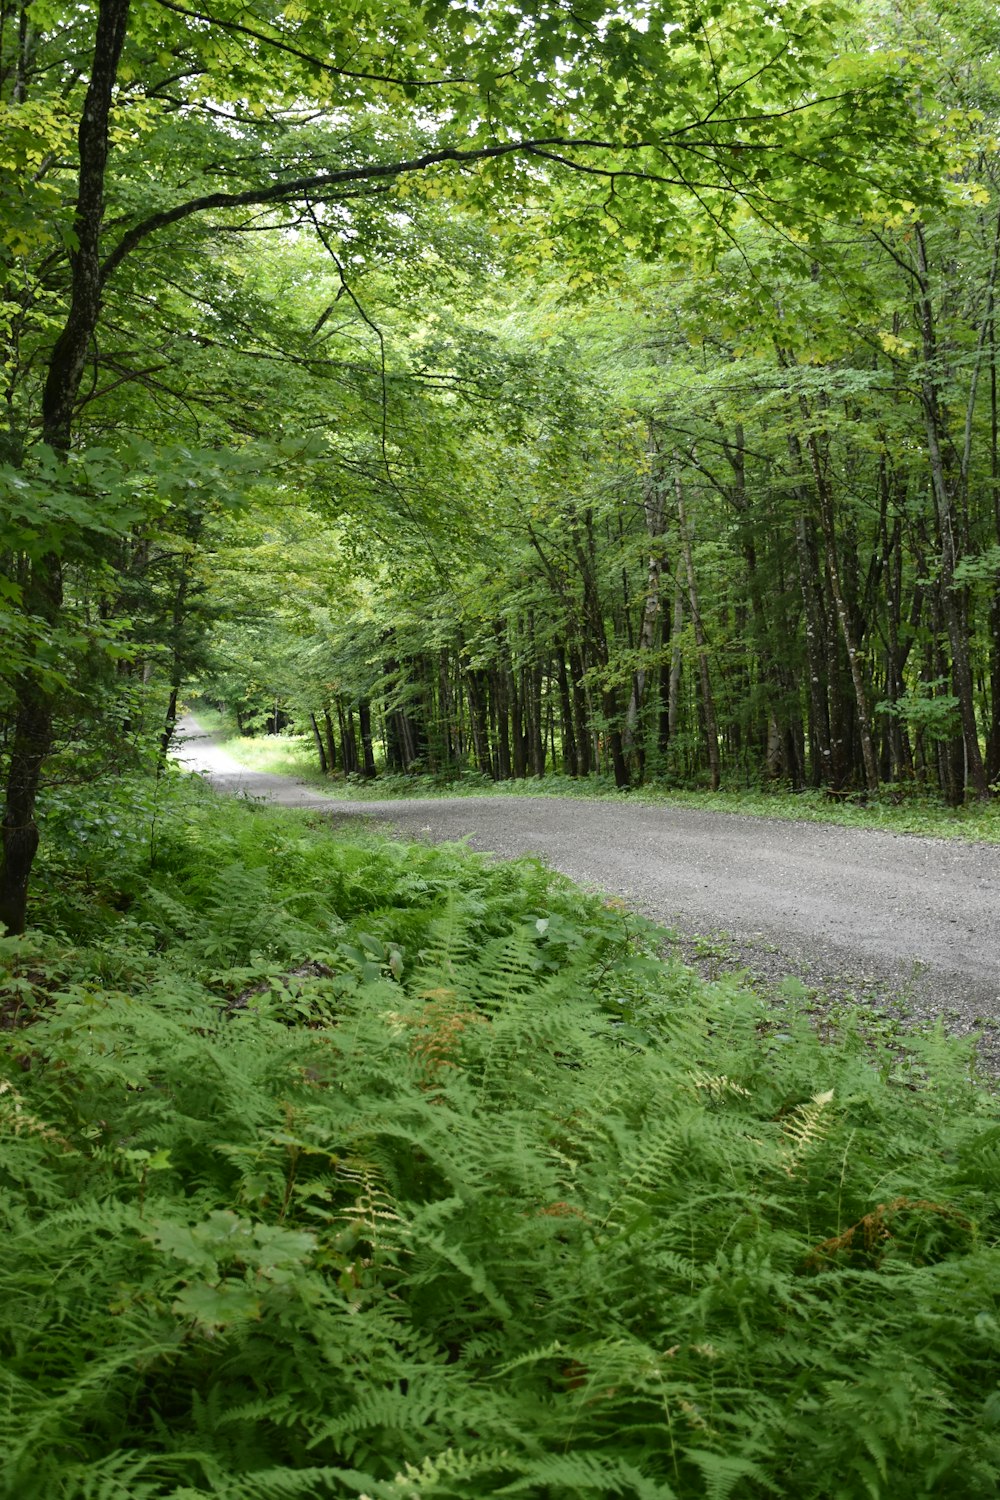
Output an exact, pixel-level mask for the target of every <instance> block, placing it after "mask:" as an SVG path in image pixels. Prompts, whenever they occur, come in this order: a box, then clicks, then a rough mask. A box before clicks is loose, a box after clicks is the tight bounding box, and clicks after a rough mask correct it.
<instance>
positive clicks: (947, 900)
mask: <svg viewBox="0 0 1000 1500" xmlns="http://www.w3.org/2000/svg"><path fill="white" fill-rule="evenodd" d="M181 733H182V734H183V736H184V738H183V741H182V743H181V744H180V746H179V748H178V750H177V758H178V759H179V760H180V761H181V763H182V764H184V765H186V766H187V767H188V768H189V769H191V770H197V771H199V772H201V773H202V774H204V775H206V776H207V777H208V778H209V779H210V780H211V782H212V784H213V785H214V786H215V787H217V788H218V790H220V791H225V792H232V793H237V794H243V795H246V796H250V797H263V798H266V799H268V800H269V801H273V802H277V803H281V804H282V805H284V806H292V807H307V808H314V809H326V810H328V811H329V816H330V818H331V821H332V822H334V823H335V824H336V823H347V822H356V821H358V820H361V819H364V820H369V821H373V822H375V823H377V824H380V825H387V828H386V831H388V832H393V833H398V834H400V835H402V836H405V837H408V838H424V839H430V840H433V841H435V842H438V841H443V840H451V839H462V838H468V841H469V843H470V845H471V847H472V848H474V849H480V850H483V851H489V852H492V853H494V854H497V855H499V856H501V857H502V858H511V857H513V856H516V855H521V854H536V855H539V856H540V857H541V858H542V859H544V860H545V861H546V862H547V863H548V864H550V865H552V866H553V867H554V868H555V869H557V870H561V871H563V872H564V874H566V875H569V876H570V877H571V878H572V879H573V880H575V881H577V882H579V883H580V884H581V885H584V886H586V887H588V888H592V889H598V890H601V891H605V892H607V893H609V894H612V895H615V896H619V897H621V898H622V899H623V900H624V901H625V902H626V903H627V904H628V905H629V906H631V907H633V908H634V909H636V910H637V911H640V912H642V913H643V914H645V915H646V916H649V917H652V918H654V919H655V920H656V921H657V922H660V923H662V924H664V925H665V926H667V927H668V928H671V929H673V930H674V931H675V932H677V934H678V935H679V946H680V948H681V950H682V951H683V952H684V953H685V955H686V956H687V957H689V958H690V959H692V960H693V961H698V962H699V966H700V967H701V968H702V969H703V970H704V969H705V967H706V964H707V965H708V966H709V967H710V968H711V967H714V968H720V967H721V968H740V969H747V970H748V971H749V972H750V973H751V974H752V975H753V976H754V977H755V978H756V979H758V980H762V981H765V982H770V981H775V980H778V979H781V978H783V977H785V976H788V975H794V976H796V977H797V978H799V979H801V980H802V981H803V982H804V983H805V984H807V985H808V986H810V987H816V988H817V989H822V990H824V991H825V992H827V993H828V994H830V995H832V996H835V997H841V996H850V997H853V998H856V999H857V1000H859V1001H861V1002H864V1003H874V1004H878V1003H884V1002H885V1001H886V1000H888V999H890V998H891V999H899V1000H902V1001H903V1002H904V1004H905V1008H906V1012H907V1013H908V1014H909V1015H911V1016H912V1017H913V1019H914V1020H923V1019H926V1018H929V1017H932V1016H937V1015H943V1016H944V1017H945V1022H946V1024H947V1027H948V1029H949V1030H950V1031H953V1032H957V1033H965V1032H968V1031H971V1030H975V1029H977V1028H978V1026H979V1025H981V1024H982V1022H983V1021H985V1022H986V1028H987V1029H986V1032H985V1034H984V1037H983V1044H982V1055H983V1061H984V1062H987V1063H992V1064H993V1065H994V1066H998V1067H1000V847H998V846H996V845H990V844H972V843H965V842H959V841H957V840H955V841H952V840H946V839H930V838H916V837H913V836H911V835H903V834H891V833H882V832H868V831H864V830H859V829H852V828H839V827H834V826H830V825H822V824H816V823H790V822H779V821H776V820H770V819H766V818H750V817H744V816H740V815H737V814H732V813H714V812H702V811H700V810H698V811H695V810H692V809H690V808H681V807H678V808H672V807H669V806H667V807H664V806H659V807H648V806H642V805H640V804H638V803H633V804H629V803H627V802H620V801H606V800H598V799H594V800H593V801H585V800H580V799H575V798H574V799H569V798H560V797H523V798H522V797H455V798H449V799H420V800H416V799H415V800H414V801H406V802H400V801H391V802H390V801H386V802H378V801H370V802H369V801H365V802H360V801H358V802H355V801H351V802H345V801H338V800H336V799H334V798H331V797H324V796H323V795H322V793H319V792H316V791H314V790H313V789H312V788H311V787H307V786H305V785H303V784H302V783H299V782H295V781H293V780H291V779H289V778H287V777H283V776H273V775H265V774H263V773H260V772H253V771H247V770H245V769H243V768H242V767H240V766H239V765H238V764H237V763H236V762H235V761H234V760H233V759H232V758H231V757H230V756H229V755H227V754H226V753H225V751H223V750H222V749H221V748H220V747H219V746H218V745H217V744H216V743H215V742H214V741H213V740H212V737H211V736H210V735H206V734H204V732H203V731H202V730H201V729H200V727H199V726H198V725H197V724H196V723H195V722H194V721H193V720H191V719H187V720H185V721H182V729H181ZM706 940H710V941H706ZM994 1018H995V1019H996V1027H994V1026H993V1025H991V1024H990V1023H991V1021H993V1020H994Z"/></svg>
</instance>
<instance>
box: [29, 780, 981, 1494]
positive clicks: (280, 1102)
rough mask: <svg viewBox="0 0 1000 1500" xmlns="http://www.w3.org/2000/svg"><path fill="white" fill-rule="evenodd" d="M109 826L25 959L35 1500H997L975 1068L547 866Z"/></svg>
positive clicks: (293, 821)
mask: <svg viewBox="0 0 1000 1500" xmlns="http://www.w3.org/2000/svg"><path fill="white" fill-rule="evenodd" d="M80 800H81V799H80V796H79V794H78V793H77V792H75V791H69V790H66V791H64V792H63V793H62V794H61V795H60V796H59V797H58V798H53V799H52V800H51V802H50V807H49V813H48V824H49V826H48V829H47V832H48V834H49V837H48V839H47V841H46V850H47V853H46V855H45V856H44V859H45V863H44V867H43V869H42V870H41V872H40V876H39V899H40V912H41V920H40V922H39V925H38V927H37V929H36V931H35V932H34V933H33V935H32V936H31V937H30V938H22V939H16V940H15V939H5V940H3V942H2V943H0V961H2V963H3V967H4V990H3V993H4V1002H3V1003H4V1025H5V1027H6V1029H7V1036H6V1045H5V1046H4V1048H3V1059H2V1064H0V1074H2V1078H0V1121H2V1123H3V1126H4V1129H3V1133H2V1135H0V1174H2V1183H3V1188H4V1191H3V1196H2V1203H3V1207H2V1210H0V1214H2V1220H3V1228H4V1243H5V1247H6V1253H5V1255H4V1258H3V1266H2V1270H0V1280H2V1283H3V1288H2V1290H3V1295H2V1297H0V1306H2V1308H3V1312H2V1314H0V1352H2V1359H0V1370H2V1374H0V1382H2V1385H3V1390H4V1401H3V1403H2V1413H3V1415H2V1417H0V1453H2V1458H0V1493H2V1494H3V1495H4V1496H5V1497H10V1500H14V1497H16V1500H77V1497H84V1496H86V1497H88V1500H93V1497H98V1496H100V1497H102V1500H104V1497H114V1500H126V1497H127V1500H161V1497H163V1500H166V1497H175V1500H182V1497H184V1500H189V1497H194V1496H225V1497H228V1500H287V1497H290V1496H294V1497H299V1496H301V1497H307V1496H309V1497H312V1496H317V1497H319V1496H329V1497H334V1496H336V1497H341V1496H344V1497H346V1496H351V1495H356V1496H360V1495H367V1496H371V1497H377V1500H415V1497H440V1500H445V1497H448V1500H451V1497H469V1500H478V1497H483V1496H486V1495H500V1494H506V1495H512V1496H514V1495H524V1496H530V1497H537V1496H542V1495H544V1496H546V1497H548V1500H576V1497H586V1496H594V1497H597V1496H620V1497H635V1500H645V1497H656V1500H668V1497H679V1500H689V1497H690V1500H694V1497H707V1496H712V1497H717V1496H740V1497H751V1496H753V1497H757V1496H759V1497H761V1500H763V1497H766V1496H775V1495H777V1496H787V1497H789V1500H793V1497H794V1500H801V1497H803V1496H814V1497H820V1496H822V1497H827V1496H833V1495H836V1496H837V1497H838V1500H855V1497H857V1500H867V1497H873V1496H874V1497H883V1500H891V1497H895V1496H898V1495H900V1494H901V1493H906V1494H907V1495H912V1496H931V1495H941V1496H948V1497H949V1500H978V1497H980V1496H982V1495H984V1494H988V1493H991V1492H992V1491H993V1489H994V1488H995V1487H996V1484H997V1482H998V1479H1000V1404H998V1395H997V1372H998V1368H1000V1361H998V1356H1000V1319H998V1309H997V1286H998V1284H1000V1251H998V1249H997V1242H998V1236H1000V1216H998V1208H997V1205H998V1203H1000V1150H998V1140H1000V1121H998V1119H997V1115H996V1109H995V1102H994V1100H993V1099H992V1098H991V1097H990V1096H989V1095H988V1094H987V1093H986V1092H984V1091H983V1090H982V1089H981V1088H980V1087H979V1086H977V1084H976V1083H975V1081H974V1079H973V1078H972V1075H971V1073H970V1054H969V1051H968V1047H967V1046H963V1045H959V1044H956V1043H953V1042H949V1041H947V1040H946V1039H945V1038H944V1037H943V1036H942V1035H941V1034H939V1033H933V1034H929V1035H922V1036H913V1037H910V1038H906V1039H900V1038H898V1037H897V1038H894V1040H893V1045H892V1046H891V1047H888V1046H887V1047H884V1048H883V1047H880V1045H879V1043H878V1041H877V1038H876V1039H875V1040H874V1041H873V1038H872V1035H871V1033H870V1032H869V1034H868V1035H867V1037H866V1036H864V1035H863V1027H862V1025H861V1023H860V1020H859V1018H856V1017H854V1016H853V1015H852V1014H851V1013H850V1012H848V1011H846V1010H844V1011H841V1012H839V1013H838V1020H837V1023H836V1025H835V1026H833V1027H832V1029H830V1028H828V1031H829V1034H828V1036H827V1039H826V1040H821V1039H820V1038H819V1037H818V1036H817V1034H816V1032H815V1030H814V1029H813V1027H812V1026H811V1025H810V1024H809V1021H808V1018H807V1017H806V1016H805V1015H804V1014H802V1013H800V1011H799V1008H798V1003H797V1002H796V1001H795V1000H794V999H793V998H791V996H789V997H787V998H786V999H785V1001H784V1002H783V1003H782V1004H777V1005H776V1002H775V1000H774V999H773V998H772V1000H771V1001H769V1002H767V1003H765V1002H764V1001H763V1000H761V999H760V998H759V997H758V996H756V995H755V994H754V993H753V992H752V991H750V990H748V989H745V988H742V987H740V985H738V984H737V983H736V982H735V981H733V980H728V979H723V980H721V981H720V982H718V983H715V984H708V983H705V982H702V981H700V980H698V979H697V978H696V977H695V976H694V975H693V974H692V973H691V972H690V971H689V970H687V969H685V968H683V967H682V966H680V965H679V964H676V963H674V962H672V961H670V960H664V959H662V958H661V957H659V956H658V949H659V942H658V937H657V934H656V933H655V931H654V930H653V929H651V928H650V927H648V926H646V925H644V924H643V923H642V922H640V921H639V920H637V919H636V918H634V917H631V916H628V915H626V914H624V913H622V912H621V911H620V910H618V909H617V908H613V907H612V908H609V907H605V906H604V905H602V904H601V903H600V902H599V901H597V900H596V899H595V898H593V897H589V896H585V895H582V894H581V893H580V892H579V891H577V890H575V889H574V888H573V887H572V886H571V885H570V884H569V883H568V882H567V881H565V880H563V879H562V878H560V877H558V876H554V875H552V874H551V873H549V872H547V871H545V870H544V869H542V868H541V867H540V866H539V865H537V864H535V863H533V862H530V861H521V862H518V863H515V864H502V865H498V864H491V863H488V862H486V861H484V860H482V859H480V858H477V857H475V856H473V855H470V854H469V853H467V852H466V851H462V850H458V849H455V848H449V847H442V848H430V847H426V846H420V845H418V846H404V845H398V844H392V843H386V842H383V841H378V840H375V839H373V838H372V837H370V836H347V837H345V836H344V835H343V834H341V833H340V832H338V833H337V835H336V836H334V835H333V834H332V833H331V832H330V831H329V830H328V829H326V828H324V827H323V826H322V824H321V823H320V822H319V821H318V820H317V821H313V820H311V819H310V818H309V817H308V816H307V815H304V814H296V813H292V812H287V811H282V810H276V809H272V808H266V807H262V806H259V805H254V804H247V803H232V802H225V803H223V802H220V801H217V800H215V799H213V797H212V796H211V795H210V794H209V793H207V792H206V791H205V790H204V789H203V788H200V787H199V785H198V784H197V782H196V781H191V780H184V779H182V778H180V777H177V776H175V775H173V774H168V775H167V776H165V777H161V779H160V780H159V782H157V783H155V784H154V783H153V782H143V783H141V784H133V783H128V784H121V785H119V786H117V787H116V788H108V790H107V795H106V797H105V800H104V810H103V814H102V817H101V818H100V820H99V821H97V822H96V823H95V821H94V820H93V819H92V818H90V817H88V818H87V819H86V820H84V819H83V818H82V817H81V816H80V812H81V807H80ZM57 835H58V836H57ZM56 850H59V851H60V852H59V853H58V854H57V853H56V852H55V851H56Z"/></svg>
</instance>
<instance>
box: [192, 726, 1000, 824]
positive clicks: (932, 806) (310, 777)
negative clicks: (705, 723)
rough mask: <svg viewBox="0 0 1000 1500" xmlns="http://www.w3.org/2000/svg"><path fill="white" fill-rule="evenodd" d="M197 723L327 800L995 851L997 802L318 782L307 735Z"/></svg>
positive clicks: (477, 780) (422, 781)
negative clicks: (821, 827) (690, 813)
mask: <svg viewBox="0 0 1000 1500" xmlns="http://www.w3.org/2000/svg"><path fill="white" fill-rule="evenodd" d="M195 711H196V713H197V717H198V719H199V721H200V722H201V723H202V724H203V726H204V727H205V729H207V730H209V731H211V732H212V733H214V734H219V735H221V736H224V741H223V743H224V747H225V749H226V750H227V751H228V753H229V754H230V755H232V757H233V758H234V760H238V761H239V762H240V764H241V765H244V766H246V767H247V768H248V769H249V770H254V771H269V772H273V773H274V774H277V775H282V776H294V777H296V778H297V779H299V780H302V781H307V782H309V783H310V784H312V785H314V786H316V787H319V788H321V789H322V790H323V791H324V792H325V793H326V794H327V795H328V796H330V797H335V798H340V799H342V800H344V801H368V800H372V799H376V800H380V801H381V800H386V801H389V800H397V799H399V800H405V799H413V798H424V797H427V798H441V797H574V798H579V799H582V800H584V801H596V800H606V799H608V798H621V797H627V798H628V800H629V801H630V802H637V803H639V804H640V805H641V806H650V807H663V806H669V807H691V808H696V809H700V810H702V811H704V812H718V813H730V814H734V815H737V816H742V817H752V818H778V819H780V820H782V821H783V822H794V823H825V824H834V825H837V826H839V827H843V828H867V829H879V830H882V831H883V832H886V833H896V834H914V835H919V836H921V837H924V838H960V839H969V840H972V841H974V842H979V843H990V844H995V843H1000V799H998V800H994V801H993V802H990V803H986V804H981V803H972V802H970V803H968V804H967V805H966V806H964V807H957V808H956V807H948V806H946V805H945V804H944V803H943V802H941V801H940V800H939V799H935V798H933V797H929V796H927V795H922V794H921V793H919V792H918V791H916V790H912V791H911V790H906V791H901V790H900V789H899V788H895V787H894V788H891V789H887V790H886V792H885V793H884V795H882V796H880V797H875V798H872V797H867V798H862V797H860V796H859V797H858V798H849V799H847V800H845V801H841V802H834V801H831V799H830V798H829V797H828V796H826V794H825V793H824V792H822V791H817V790H814V789H812V788H810V789H808V790H806V791H801V792H791V791H788V790H787V789H780V788H774V789H770V788H768V789H762V788H752V789H745V788H743V789H741V788H736V787H726V788H723V789H722V790H721V791H718V792H708V791H699V790H695V789H692V788H684V787H667V786H664V785H662V784H656V783H649V784H647V785H646V786H642V787H635V788H633V789H631V790H629V791H627V792H621V791H619V790H618V788H616V787H615V785H614V782H613V781H612V780H611V778H610V777H591V778H589V779H587V780H578V779H575V778H573V777H569V776H562V775H557V774H551V775H548V776H544V777H529V778H527V779H525V780H523V781H502V782H494V781H490V780H489V779H488V778H487V777H485V776H482V775H480V774H479V773H478V772H473V771H467V772H464V773H463V774H462V775H461V776H460V777H458V778H451V777H445V776H431V775H415V776H401V775H391V774H390V775H380V776H379V777H378V778H377V780H375V781H374V782H372V781H365V780H364V779H363V778H360V777H351V778H348V779H344V778H343V777H330V776H324V775H323V774H322V772H321V771H320V770H319V769H318V766H317V764H316V749H315V745H314V743H313V740H312V737H311V736H310V735H295V734H280V735H258V736H254V737H252V738H250V737H244V736H241V735H240V734H239V733H238V732H237V730H236V729H235V727H234V726H233V724H232V722H231V720H229V719H227V718H226V717H225V716H224V715H222V714H220V713H218V712H217V711H216V710H215V709H211V708H208V707H204V706H202V705H201V704H199V705H198V706H197V708H196V710H195Z"/></svg>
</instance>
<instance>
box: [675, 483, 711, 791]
mask: <svg viewBox="0 0 1000 1500" xmlns="http://www.w3.org/2000/svg"><path fill="white" fill-rule="evenodd" d="M674 494H675V495H676V497H677V522H678V526H679V527H680V538H681V552H682V554H683V556H684V570H685V572H686V573H687V583H688V602H689V604H690V605H691V623H692V625H693V626H694V640H695V646H696V647H697V653H698V680H699V684H700V686H701V706H702V711H703V713H704V715H705V739H706V741H707V750H708V776H709V785H710V787H711V789H712V791H713V792H717V791H718V790H719V782H720V781H721V779H722V768H721V765H720V762H719V726H718V723H717V722H716V717H715V699H714V698H713V696H712V679H711V676H710V675H709V670H708V642H707V640H706V637H705V628H704V625H703V624H702V618H701V611H700V609H699V608H698V590H697V585H696V582H695V576H694V559H693V557H692V554H691V533H690V531H689V530H688V523H687V513H686V511H685V508H684V490H683V487H682V485H681V476H680V474H679V473H675V474H674Z"/></svg>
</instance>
